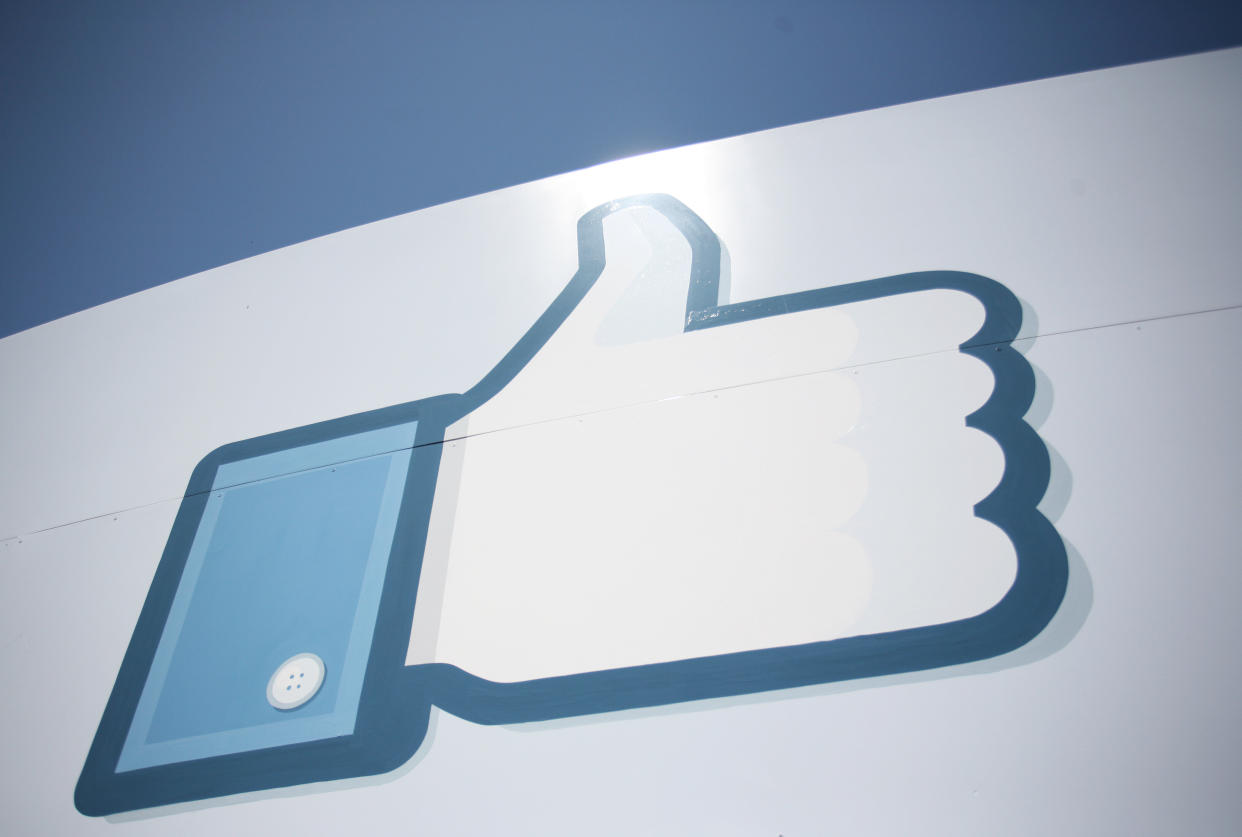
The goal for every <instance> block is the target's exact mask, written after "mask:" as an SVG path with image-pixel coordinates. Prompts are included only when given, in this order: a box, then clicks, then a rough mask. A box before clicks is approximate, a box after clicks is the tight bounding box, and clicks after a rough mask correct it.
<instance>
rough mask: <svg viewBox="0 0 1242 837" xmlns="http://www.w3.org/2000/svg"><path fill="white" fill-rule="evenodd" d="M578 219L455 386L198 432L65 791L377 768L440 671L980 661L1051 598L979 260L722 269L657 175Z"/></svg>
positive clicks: (152, 792) (480, 686)
mask: <svg viewBox="0 0 1242 837" xmlns="http://www.w3.org/2000/svg"><path fill="white" fill-rule="evenodd" d="M577 235H578V248H579V268H578V271H577V273H576V274H575V275H574V276H573V278H572V279H571V280H570V281H569V284H568V285H567V286H566V287H565V289H564V290H563V291H562V292H561V293H560V295H559V296H557V298H556V299H555V300H554V301H553V302H552V304H551V305H550V306H549V308H548V309H547V311H545V312H544V313H543V315H542V316H540V317H539V318H538V320H537V321H536V322H535V323H534V324H533V325H532V326H531V328H530V329H529V330H528V331H527V332H526V333H525V335H523V336H522V338H521V339H520V340H518V342H517V343H516V345H514V346H513V348H512V349H510V351H509V352H508V353H507V354H506V355H505V356H504V357H503V358H501V359H500V360H499V361H498V363H497V364H496V366H495V367H494V368H493V369H492V370H491V371H490V372H489V373H488V374H487V375H485V376H484V377H483V378H482V380H480V381H478V382H477V383H476V384H475V385H474V386H472V387H471V388H469V389H467V390H465V391H464V392H462V393H459V394H451V395H442V396H436V397H433V398H427V399H422V400H419V401H414V402H410V403H407V404H401V405H397V406H393V407H389V408H386V409H382V410H376V411H373V412H369V413H363V414H359V415H354V416H349V417H346V418H342V419H336V420H333V421H329V422H323V423H320V424H316V425H310V426H307V427H300V428H295V429H292V430H287V431H282V432H280V433H275V434H272V435H270V436H264V437H260V438H256V439H249V440H246V441H242V442H237V443H234V444H230V445H226V446H225V447H223V448H220V449H218V450H216V451H214V452H213V453H211V454H209V455H208V456H206V457H205V458H204V459H203V460H202V462H201V463H200V464H199V465H198V467H197V468H196V469H195V470H194V473H193V475H192V476H191V478H190V483H189V486H188V488H187V490H186V494H185V498H184V500H183V501H182V504H181V507H180V509H179V511H178V514H177V518H176V520H175V522H174V524H173V528H172V531H171V533H170V535H169V539H168V545H167V547H166V549H165V551H164V555H163V558H162V559H161V561H160V564H159V567H158V569H157V571H156V574H155V577H154V579H153V580H152V583H151V588H150V591H149V593H148V595H147V600H146V602H145V604H144V606H143V609H142V612H141V614H140V616H139V619H138V624H137V626H136V628H135V630H134V635H133V638H132V640H131V642H130V646H129V649H128V651H127V652H126V655H125V658H124V661H123V662H122V665H121V669H120V672H119V674H118V676H117V680H116V684H115V686H114V688H113V691H112V695H111V697H110V699H109V701H108V704H107V706H106V708H105V710H104V713H103V717H102V719H101V721H100V725H99V729H98V732H97V733H96V736H95V739H94V742H93V744H92V746H91V748H90V751H89V754H88V756H87V759H86V763H85V766H84V768H83V771H82V775H81V778H80V779H79V782H78V786H77V791H76V794H75V803H76V805H77V807H78V809H79V810H80V811H81V812H83V813H85V814H88V815H103V814H108V813H115V812H118V811H126V810H133V809H138V808H147V807H152V806H156V805H165V804H170V803H174V802H183V801H188V800H194V799H203V798H208V797H215V796H223V795H227V794H233V793H240V792H243V791H256V790H262V789H266V788H272V787H281V786H289V785H297V784H304V783H309V782H317V781H325V780H331V779H339V778H346V777H353V776H362V775H370V774H376V773H381V772H385V771H388V770H391V769H393V768H395V767H397V766H398V765H400V764H401V763H403V762H404V761H406V760H407V759H408V758H409V757H410V756H411V755H413V753H414V752H415V750H416V749H417V748H418V746H419V745H420V743H421V742H422V740H423V737H424V735H425V733H426V729H427V723H428V719H429V713H430V710H431V707H432V706H437V707H440V708H441V709H443V710H444V711H447V712H451V713H453V714H455V715H458V716H460V717H462V718H465V719H467V720H470V721H474V722H477V723H481V724H501V723H505V724H508V723H519V722H524V721H537V720H548V719H553V718H565V717H570V716H577V715H587V714H593V713H600V712H608V711H614V710H620V709H628V708H634V707H642V706H658V705H663V704H670V703H676V702H680V701H688V700H698V699H704V698H713V697H723V696H729V695H742V694H750V693H756V692H762V691H768V690H774V689H785V688H790V687H795V686H805V685H810V684H818V683H829V682H834V681H841V680H849V679H854V678H864V677H874V676H878V675H883V674H892V673H897V672H906V671H915V670H921V669H930V668H937V667H942V666H948V665H953V664H958V663H965V662H971V661H975V660H980V659H984V658H987V657H992V656H996V655H998V654H1002V653H1005V652H1007V651H1011V650H1013V649H1015V648H1018V647H1020V646H1022V645H1023V644H1025V643H1026V642H1028V641H1029V640H1030V639H1032V638H1033V637H1034V636H1035V635H1036V634H1037V633H1039V631H1040V630H1042V629H1043V627H1044V626H1045V625H1046V624H1047V623H1048V621H1049V620H1050V619H1051V618H1052V616H1053V615H1054V614H1055V612H1056V610H1057V608H1058V607H1059V606H1060V603H1061V599H1062V597H1063V594H1064V591H1065V585H1066V578H1067V563H1066V553H1065V548H1064V545H1063V544H1062V542H1061V539H1060V537H1059V536H1058V535H1057V533H1056V531H1055V530H1054V528H1053V526H1052V525H1051V523H1049V522H1048V520H1047V519H1045V518H1044V517H1043V516H1042V515H1041V514H1040V513H1039V511H1038V510H1037V508H1036V504H1037V503H1038V502H1039V500H1040V499H1041V497H1042V495H1043V492H1044V489H1045V488H1046V487H1047V483H1048V475H1049V458H1048V453H1047V450H1046V449H1045V447H1044V445H1043V443H1042V442H1041V440H1040V439H1039V437H1038V435H1037V434H1036V433H1035V431H1034V430H1032V429H1031V428H1030V427H1029V426H1028V425H1027V424H1026V423H1025V422H1024V421H1023V415H1024V414H1025V412H1026V409H1027V407H1028V406H1029V405H1030V401H1031V398H1032V395H1033V393H1034V387H1035V383H1034V381H1035V379H1034V376H1033V373H1032V370H1031V368H1030V366H1029V365H1028V364H1027V362H1026V360H1025V358H1023V356H1022V355H1021V354H1019V353H1018V352H1017V351H1016V350H1015V349H1014V348H1013V346H1012V341H1013V339H1014V336H1015V335H1016V334H1017V332H1018V329H1019V327H1020V325H1021V307H1020V305H1019V303H1018V301H1017V299H1016V298H1015V297H1014V296H1013V294H1012V293H1010V292H1009V291H1008V290H1007V289H1006V288H1005V287H1004V286H1003V285H1001V284H1000V283H998V282H996V281H994V280H992V279H989V278H985V277H983V276H978V275H975V274H969V273H960V272H954V271H930V272H922V273H912V274H904V275H899V276H888V277H883V278H874V279H867V280H864V281H859V282H854V283H851V284H845V285H836V286H832V287H825V288H819V289H814V290H805V291H800V292H796V293H788V294H784V295H780V296H772V297H767V298H762V299H754V300H748V301H741V302H732V301H729V299H728V292H727V287H726V285H727V281H728V276H727V271H726V270H724V269H722V265H727V258H725V257H724V255H725V254H724V252H723V251H722V245H721V242H720V240H719V239H718V238H717V236H716V235H715V233H713V232H712V230H711V229H710V228H709V227H708V226H707V224H705V223H704V222H703V221H702V219H700V218H699V217H698V216H697V215H695V214H694V213H693V212H692V211H691V210H690V209H689V208H687V207H686V206H684V205H683V204H681V203H680V202H678V201H677V200H676V199H674V198H672V197H669V196H667V195H642V196H636V197H631V198H626V199H624V200H618V201H614V202H611V203H608V204H605V205H603V206H600V207H597V208H596V209H594V210H592V211H591V212H588V213H587V214H586V215H585V216H583V217H582V218H581V219H580V221H579V222H578V229H577ZM885 341H888V342H887V343H886V342H885ZM912 345H917V346H919V347H920V348H919V350H918V351H909V350H908V349H909V346H912ZM928 347H931V348H934V349H936V350H934V351H933V350H930V349H929V348H928Z"/></svg>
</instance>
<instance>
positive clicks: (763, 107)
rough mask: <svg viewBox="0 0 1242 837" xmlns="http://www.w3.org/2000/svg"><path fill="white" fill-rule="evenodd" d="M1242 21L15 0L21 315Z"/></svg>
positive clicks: (1003, 3)
mask: <svg viewBox="0 0 1242 837" xmlns="http://www.w3.org/2000/svg"><path fill="white" fill-rule="evenodd" d="M1238 44H1242V4H1239V3H1236V2H1232V3H1230V2H1194V1H1193V0H1183V1H1182V2H1172V1H1170V0H1077V2H1065V1H1064V0H1041V2H1032V1H1031V0H1028V1H1027V2H1017V0H991V1H990V2H988V1H987V0H936V1H933V0H923V2H915V1H914V0H871V1H870V2H862V1H861V0H860V1H859V2H844V1H843V0H832V1H826V2H796V1H795V0H772V1H771V2H729V0H716V2H707V0H664V2H648V1H647V0H625V2H610V3H600V2H590V1H589V0H579V2H561V0H533V2H462V1H461V0H459V2H452V3H448V2H444V3H419V2H406V3H398V2H328V1H327V0H302V1H301V2H285V0H271V1H269V2H253V3H242V2H232V0H214V1H213V2H210V3H178V2H165V3H156V2H135V1H134V0H112V2H107V3H103V2H98V3H94V2H78V3H62V2H57V1H56V0H42V2H37V3H34V2H24V1H23V2H14V1H13V0H10V2H7V3H6V4H5V7H4V10H3V11H0V114H2V116H3V118H0V143H2V150H3V153H2V154H0V184H2V185H3V192H2V194H3V202H2V203H0V207H2V208H3V212H4V216H3V224H2V225H0V230H2V232H0V236H3V238H2V240H0V260H2V261H0V336H5V335H9V334H12V333H15V332H17V331H21V330H23V329H26V328H30V327H32V326H35V325H38V324H39V323H42V322H47V321H49V320H51V319H55V318H56V317H60V316H64V315H66V314H69V313H72V312H74V311H78V310H81V309H83V308H87V307H90V306H92V305H97V304H99V303H101V302H105V301H107V300H110V299H114V298H116V297H119V296H123V295H125V294H129V293H133V292H135V291H139V290H143V289H145V288H148V287H151V286H153V285H157V284H160V283H163V282H167V281H170V280H173V279H177V278H179V277H181V276H185V275H188V274H191V273H196V272H198V271H201V270H205V269H208V268H211V267H215V266H217V265H221V264H226V263H228V262H231V261H235V260H237V259H241V258H245V257H247V256H252V255H255V254H257V253H262V252H266V251H268V250H272V249H275V248H277V247H282V246H285V245H288V244H293V243H296V242H298V241H304V240H306V239H308V238H313V237H315V236H319V235H324V234H326V233H330V232H334V231H336V230H340V229H345V228H347V227H352V226H355V225H358V224H363V223H367V222H369V221H374V220H377V219H380V218H386V217H389V216H391V215H396V214H399V213H402V212H409V211H411V210H415V209H420V208H422V207H426V206H431V205H434V204H437V203H442V202H444V201H449V200H454V199H456V198H461V197H465V196H467V195H472V194H477V193H479V192H484V191H488V190H491V189H496V188H500V187H504V186H511V185H513V184H516V183H522V182H525V181H529V180H533V179H535V178H539V177H544V176H547V175H551V174H557V173H560V172H565V171H571V170H573V169H577V168H581V167H583V166H588V165H593V164H595V163H600V162H604V161H607V160H613V159H617V158H620V157H626V156H629V155H632V154H637V153H641V152H645V151H653V150H657V149H661V148H669V147H673V146H678V145H685V144H687V143H692V142H699V141H703V140H710V139H716V138H720V137H726V136H733V135H736V134H741V133H746V132H749V131H756V130H762V129H765V128H772V127H776V126H779V125H787V124H790V123H794V122H801V121H805V120H808V119H818V118H822V117H827V116H834V115H838V114H842V113H850V112H854V111H859V110H866V109H869V108H875V107H882V106H886V105H892V104H897V103H900V102H908V101H915V100H918V99H925V98H930V97H933V96H942V95H947V94H951V93H958V92H962V91H966V90H976V89H981V88H985V87H993V86H997V85H1002V84H1011V83H1015V82H1020V81H1028V80H1031V79H1036V78H1045V77H1048V76H1053V75H1060V74H1064V73H1073V72H1081V71H1084V70H1091V69H1097V68H1100V67H1108V66H1116V65H1120V64H1127V63H1132V62H1136V61H1146V60H1152V59H1156V58H1164V57H1169V56H1173V55H1184V54H1188V53H1193V52H1200V51H1205V50H1210V49H1220V48H1224V47H1229V46H1236V45H1238Z"/></svg>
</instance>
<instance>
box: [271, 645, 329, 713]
mask: <svg viewBox="0 0 1242 837" xmlns="http://www.w3.org/2000/svg"><path fill="white" fill-rule="evenodd" d="M323 674H324V667H323V660H321V659H319V656H318V655H317V654H297V655H295V656H292V657H290V658H289V659H287V660H285V661H284V662H283V663H281V664H280V668H278V669H276V673H275V674H273V675H272V679H271V680H269V681H267V702H268V703H270V704H271V705H272V706H275V707H276V708H277V709H297V708H298V707H299V706H301V705H302V704H304V703H306V701H308V700H310V699H311V698H313V697H314V696H315V692H318V691H319V687H320V686H322V685H323Z"/></svg>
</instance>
